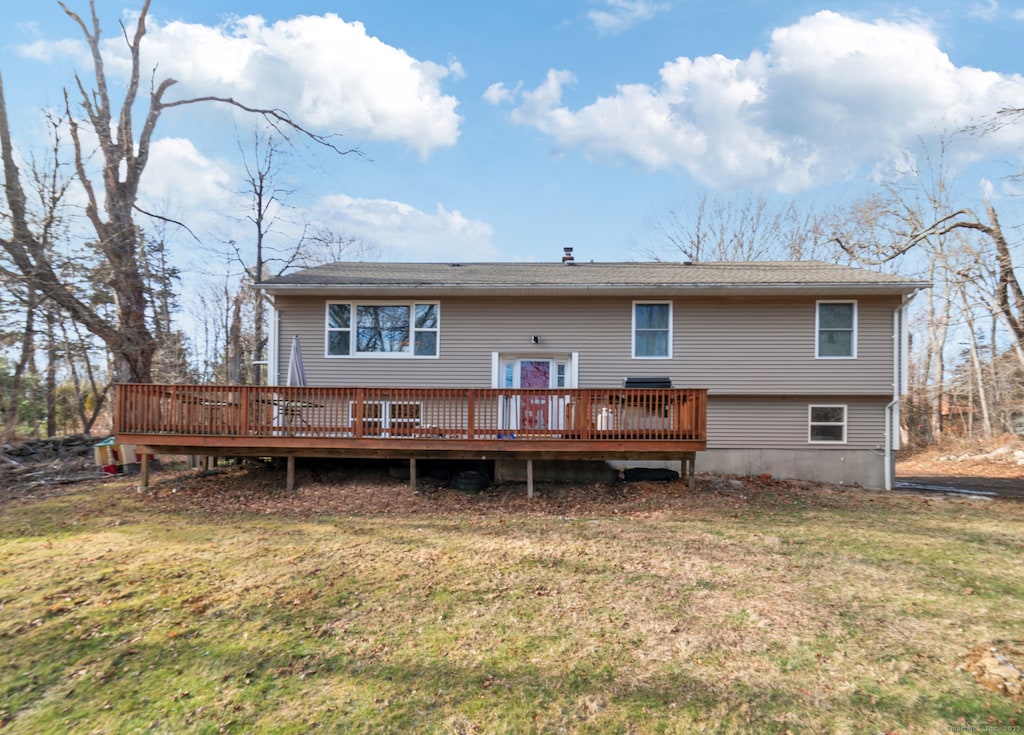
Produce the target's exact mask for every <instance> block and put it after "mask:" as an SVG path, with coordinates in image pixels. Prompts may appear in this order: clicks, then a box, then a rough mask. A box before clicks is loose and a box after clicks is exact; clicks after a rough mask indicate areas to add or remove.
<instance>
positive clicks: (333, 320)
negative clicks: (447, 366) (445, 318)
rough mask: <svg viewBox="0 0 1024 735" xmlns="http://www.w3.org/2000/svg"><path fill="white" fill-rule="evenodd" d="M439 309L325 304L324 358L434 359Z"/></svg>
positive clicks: (431, 306)
mask: <svg viewBox="0 0 1024 735" xmlns="http://www.w3.org/2000/svg"><path fill="white" fill-rule="evenodd" d="M439 316H440V306H439V305H438V304H436V303H419V304H394V303H384V304H351V303H337V302H333V303H328V304H327V340H326V343H327V356H328V357H349V356H361V355H372V356H376V357H381V356H398V357H437V354H438V335H439V331H440V318H439Z"/></svg>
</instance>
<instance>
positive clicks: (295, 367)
mask: <svg viewBox="0 0 1024 735" xmlns="http://www.w3.org/2000/svg"><path fill="white" fill-rule="evenodd" d="M305 384H306V368H305V367H303V365H302V345H300V344H299V335H297V334H296V335H295V336H294V337H292V352H291V354H290V355H289V356H288V385H290V386H299V385H305Z"/></svg>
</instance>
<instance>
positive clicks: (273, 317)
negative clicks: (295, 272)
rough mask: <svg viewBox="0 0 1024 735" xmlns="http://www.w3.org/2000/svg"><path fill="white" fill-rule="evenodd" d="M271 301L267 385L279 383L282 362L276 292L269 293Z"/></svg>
mask: <svg viewBox="0 0 1024 735" xmlns="http://www.w3.org/2000/svg"><path fill="white" fill-rule="evenodd" d="M268 301H269V302H270V334H269V335H268V337H269V339H268V340H267V385H279V383H278V371H279V367H278V366H279V365H280V362H279V361H278V359H277V347H278V342H279V340H278V334H277V332H278V327H279V319H278V314H277V300H276V299H275V298H274V294H269V299H268Z"/></svg>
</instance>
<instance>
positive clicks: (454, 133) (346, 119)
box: [21, 13, 465, 158]
mask: <svg viewBox="0 0 1024 735" xmlns="http://www.w3.org/2000/svg"><path fill="white" fill-rule="evenodd" d="M80 52H81V43H78V42H69V41H57V42H48V43H47V42H36V43H33V44H30V45H26V46H23V47H21V53H22V54H23V55H31V56H32V57H33V58H38V59H49V58H52V57H53V56H55V55H56V54H74V55H75V56H79V55H80ZM104 53H105V54H106V58H107V59H108V62H107V71H108V73H114V72H118V73H122V74H123V73H125V72H126V71H127V69H128V58H127V56H126V53H125V44H124V40H123V39H122V38H119V37H115V38H109V37H108V38H107V42H106V45H105V46H104ZM143 55H144V60H143V68H144V69H146V70H148V69H152V68H154V67H157V68H158V73H159V78H161V79H162V78H166V77H171V78H174V79H177V80H178V82H179V84H178V85H177V86H175V87H173V88H172V91H171V94H170V95H169V97H168V99H171V98H175V99H180V98H185V97H192V96H206V95H212V96H220V97H232V98H234V99H237V100H239V101H240V102H244V103H245V104H247V105H250V106H253V107H265V108H278V109H282V110H285V111H287V112H288V113H289V114H290V115H291V116H292V117H293V119H294V120H295V121H296V122H298V123H299V124H301V125H303V126H304V127H307V128H309V129H313V130H316V131H318V132H323V133H333V132H337V133H341V134H342V135H345V136H346V137H348V138H358V139H364V140H373V141H391V142H398V143H401V144H404V145H406V146H408V147H409V148H411V149H412V150H415V151H416V152H417V153H419V155H420V156H421V157H422V158H426V157H428V156H429V155H430V154H431V153H432V152H433V151H434V150H436V149H437V148H443V147H448V146H452V145H455V142H456V140H457V139H458V136H459V125H460V122H461V118H460V116H459V115H458V114H457V113H456V112H455V108H456V106H457V104H458V100H457V99H456V98H455V97H453V96H450V95H446V94H444V93H443V92H442V91H441V82H442V80H444V79H445V78H446V77H448V76H453V77H455V78H460V77H462V76H464V75H465V70H464V69H463V68H462V65H461V64H460V63H459V62H458V61H457V60H454V59H451V60H449V61H448V63H447V65H441V64H437V63H434V62H431V61H424V60H419V59H415V58H413V57H412V56H410V55H409V54H408V53H406V52H405V51H404V50H402V49H399V48H395V47H393V46H389V45H388V44H387V43H385V42H383V41H381V40H380V39H378V38H375V37H374V36H371V35H370V34H369V33H368V32H367V30H366V28H365V27H364V26H363V24H362V23H358V22H352V23H348V22H345V21H344V20H343V19H341V18H339V17H338V16H337V15H335V14H333V13H327V14H325V15H323V16H298V17H296V18H292V19H290V20H282V21H277V22H274V23H268V22H267V21H266V20H264V19H263V18H261V17H259V16H247V17H244V18H234V19H232V20H230V21H228V22H226V23H224V24H223V25H220V26H217V27H210V26H204V25H199V24H194V23H183V22H179V21H175V22H171V23H166V24H161V23H159V22H158V20H156V19H153V18H150V22H149V23H148V34H147V37H146V40H145V41H144V42H143Z"/></svg>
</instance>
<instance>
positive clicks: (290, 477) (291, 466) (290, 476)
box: [285, 455, 295, 492]
mask: <svg viewBox="0 0 1024 735" xmlns="http://www.w3.org/2000/svg"><path fill="white" fill-rule="evenodd" d="M286 477H287V479H286V480H285V487H286V488H287V489H288V492H293V491H294V490H295V457H294V456H292V455H288V470H287V475H286Z"/></svg>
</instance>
